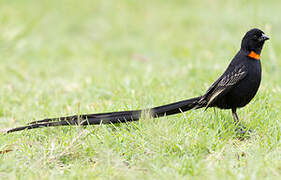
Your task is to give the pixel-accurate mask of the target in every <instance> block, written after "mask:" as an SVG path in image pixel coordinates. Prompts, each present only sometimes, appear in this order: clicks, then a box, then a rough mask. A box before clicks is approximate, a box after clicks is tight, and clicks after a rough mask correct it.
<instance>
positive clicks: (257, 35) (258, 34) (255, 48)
mask: <svg viewBox="0 0 281 180" xmlns="http://www.w3.org/2000/svg"><path fill="white" fill-rule="evenodd" d="M266 40H269V37H268V36H266V35H265V34H264V32H263V31H262V30H260V29H257V28H254V29H251V30H250V31H248V32H247V33H246V34H245V36H244V37H243V39H242V43H241V49H242V50H243V51H245V52H247V53H251V52H253V53H256V54H258V55H259V54H260V53H261V50H262V47H263V44H264V42H265V41H266Z"/></svg>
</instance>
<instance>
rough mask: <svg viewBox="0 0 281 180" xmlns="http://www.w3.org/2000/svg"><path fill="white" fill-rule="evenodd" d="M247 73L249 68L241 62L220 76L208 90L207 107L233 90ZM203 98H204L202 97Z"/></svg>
mask: <svg viewBox="0 0 281 180" xmlns="http://www.w3.org/2000/svg"><path fill="white" fill-rule="evenodd" d="M246 75H247V68H246V67H245V65H243V64H241V65H239V66H235V67H234V68H233V70H232V71H228V73H225V74H224V75H223V76H222V77H220V78H219V79H218V80H217V81H216V82H215V83H214V84H212V86H211V87H210V88H209V89H208V90H207V92H206V93H205V95H204V96H202V97H203V98H204V101H205V102H206V103H207V105H206V108H208V107H209V105H210V104H212V103H213V102H214V101H215V100H216V99H218V98H219V97H221V96H223V95H224V94H226V93H227V92H229V90H231V89H232V88H233V87H234V86H235V85H236V84H237V83H238V82H239V81H241V80H242V79H244V78H245V76H246ZM202 100H203V99H202Z"/></svg>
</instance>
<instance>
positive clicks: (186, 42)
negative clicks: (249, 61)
mask: <svg viewBox="0 0 281 180" xmlns="http://www.w3.org/2000/svg"><path fill="white" fill-rule="evenodd" d="M280 7H281V1H280V0H270V1H263V0H257V1H223V0H207V1H195V0H192V1H184V0H174V1H167V0H162V1H161V0H153V1H151V0H142V1H136V0H121V1H116V0H104V1H99V0H94V1H93V0H81V1H75V0H60V1H58V0H41V1H36V0H25V1H23V0H13V1H11V0H1V1H0V9H1V11H0V12H1V13H0V73H1V74H0V84H1V88H0V129H6V128H12V127H16V126H19V125H24V124H26V123H28V122H31V121H33V120H39V119H43V118H46V117H59V116H65V115H73V114H82V113H83V114H84V113H94V112H97V113H98V112H109V111H118V110H130V109H139V108H146V107H153V106H158V105H163V104H167V103H171V102H174V101H179V100H184V99H187V98H191V97H195V96H198V95H202V94H203V93H204V92H205V91H206V89H207V88H208V87H209V86H210V85H211V84H212V82H213V81H214V80H216V78H218V77H219V76H220V74H221V73H222V72H223V71H224V69H225V68H226V67H227V65H228V63H229V62H230V60H231V58H232V57H233V56H234V55H235V53H236V52H237V51H238V50H239V48H240V41H241V39H242V37H243V35H244V34H245V32H247V31H248V30H249V29H251V28H253V27H258V28H261V29H263V30H264V31H265V33H266V34H267V35H269V36H270V38H271V39H270V41H268V42H266V44H265V46H264V50H263V52H262V57H261V63H262V67H263V74H262V83H261V87H260V88H259V92H258V93H257V95H256V97H255V98H254V99H253V100H252V101H251V103H250V104H249V105H247V106H246V107H245V108H242V109H239V110H238V114H239V116H240V119H241V121H242V124H243V125H244V126H246V127H248V128H250V129H251V130H252V133H250V134H247V136H246V137H244V138H240V136H239V135H237V133H236V132H235V127H234V125H233V124H232V115H231V112H230V111H229V110H228V111H224V110H219V109H212V108H210V109H208V110H206V111H204V109H199V110H193V111H189V112H186V113H182V114H178V115H174V116H168V117H163V118H158V119H141V121H139V122H134V123H126V124H118V125H98V126H90V127H79V126H72V127H55V128H42V129H36V130H30V131H23V132H17V133H13V134H8V135H5V134H0V151H4V150H12V151H10V152H7V153H2V154H0V179H38V178H40V179H42V180H43V179H89V178H91V179H172V178H173V179H193V178H194V179H280V178H281V121H280V117H281V79H280V77H281V71H280V67H281V60H280V58H281V33H280V30H281V23H280V17H281V11H280Z"/></svg>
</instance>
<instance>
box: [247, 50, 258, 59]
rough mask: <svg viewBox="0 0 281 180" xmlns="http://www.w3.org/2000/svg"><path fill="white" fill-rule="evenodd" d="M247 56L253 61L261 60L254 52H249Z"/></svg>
mask: <svg viewBox="0 0 281 180" xmlns="http://www.w3.org/2000/svg"><path fill="white" fill-rule="evenodd" d="M248 56H249V57H250V58H253V59H255V60H260V58H261V56H260V55H259V54H257V53H255V52H254V51H251V52H250V53H249V54H248Z"/></svg>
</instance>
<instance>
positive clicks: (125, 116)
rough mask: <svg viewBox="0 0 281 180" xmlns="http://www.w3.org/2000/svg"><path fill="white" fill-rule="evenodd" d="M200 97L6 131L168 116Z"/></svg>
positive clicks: (194, 103)
mask: <svg viewBox="0 0 281 180" xmlns="http://www.w3.org/2000/svg"><path fill="white" fill-rule="evenodd" d="M200 99H201V96H200V97H196V98H192V99H188V100H183V101H179V102H175V103H171V104H167V105H163V106H158V107H154V108H151V109H144V110H134V111H119V112H109V113H98V114H86V115H75V116H66V117H60V118H48V119H43V120H40V121H34V122H31V123H29V124H28V125H26V126H22V127H17V128H13V129H10V130H8V131H7V133H11V132H15V131H22V130H24V129H35V128H40V127H50V126H68V125H94V124H115V123H124V122H130V121H137V120H139V119H140V118H141V116H142V114H143V113H148V115H149V116H150V117H152V118H157V117H161V116H168V115H173V114H177V113H181V112H184V111H188V110H190V109H193V108H196V109H198V108H201V106H198V101H199V100H200Z"/></svg>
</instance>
